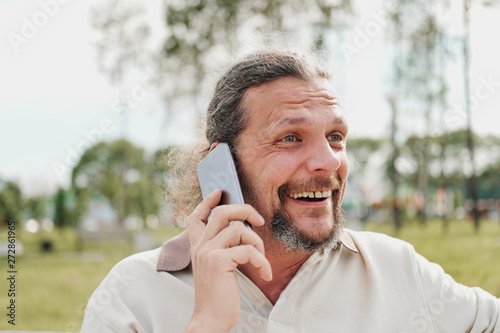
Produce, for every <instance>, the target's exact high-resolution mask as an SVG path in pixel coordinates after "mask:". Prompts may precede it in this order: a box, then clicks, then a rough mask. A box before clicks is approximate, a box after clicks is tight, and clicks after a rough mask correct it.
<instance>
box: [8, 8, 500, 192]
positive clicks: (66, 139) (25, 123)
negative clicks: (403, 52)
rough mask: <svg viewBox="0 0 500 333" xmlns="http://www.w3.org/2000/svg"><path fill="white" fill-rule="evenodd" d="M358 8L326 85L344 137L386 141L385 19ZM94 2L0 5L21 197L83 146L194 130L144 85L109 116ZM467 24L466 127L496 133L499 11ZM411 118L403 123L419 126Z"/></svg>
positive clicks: (49, 182)
mask: <svg viewBox="0 0 500 333" xmlns="http://www.w3.org/2000/svg"><path fill="white" fill-rule="evenodd" d="M358 2H360V3H365V4H366V5H364V6H358V9H359V10H360V15H359V17H358V23H357V24H356V26H355V28H354V29H350V30H349V31H347V32H345V33H344V34H343V35H342V36H343V37H342V40H339V39H335V40H333V43H334V44H335V43H336V44H337V45H338V44H339V43H343V44H342V45H344V47H345V46H349V47H351V48H350V49H351V50H354V49H355V50H356V52H355V53H352V54H351V55H350V57H349V58H348V59H347V58H346V57H345V54H346V53H345V52H342V48H337V49H335V50H332V51H331V53H332V54H333V56H334V57H335V58H336V59H337V60H336V62H335V65H334V74H335V75H336V76H337V82H336V86H337V88H338V89H339V93H340V95H341V98H342V99H343V105H344V108H345V111H346V115H347V118H348V121H349V122H350V126H351V134H350V135H352V136H359V137H377V138H378V137H387V135H388V133H389V132H388V131H389V115H390V109H389V107H388V105H387V103H386V102H385V96H386V94H387V83H388V82H389V79H390V78H389V74H388V71H389V66H390V61H389V60H388V54H387V45H386V44H385V42H384V38H383V32H382V30H381V29H380V28H381V27H383V26H384V25H385V24H386V23H387V21H386V20H385V18H384V17H383V16H380V15H379V13H380V10H383V5H381V3H380V2H376V1H375V2H373V1H370V2H369V1H362V0H360V1H358ZM96 3H98V1H95V0H90V1H70V0H64V1H63V0H57V1H56V0H41V1H15V0H0V22H1V23H0V60H1V61H0V154H1V155H0V180H4V181H5V180H14V181H16V182H18V183H19V184H20V185H21V188H22V190H23V192H24V193H25V194H26V195H28V196H32V195H39V194H44V193H53V192H55V190H56V189H57V187H58V186H64V187H67V186H68V184H69V170H70V168H71V167H72V166H73V165H74V164H75V163H76V161H77V160H78V158H79V155H80V154H81V151H83V150H84V149H85V148H86V147H88V146H89V144H90V143H94V142H97V141H99V140H101V139H103V140H113V139H117V138H120V137H122V136H125V138H127V139H129V140H131V141H132V142H134V143H135V144H137V145H139V146H141V147H143V148H144V149H145V150H146V151H147V152H150V153H151V152H153V151H155V150H156V149H158V148H160V147H163V146H164V145H166V144H168V143H172V142H183V141H185V140H187V139H188V138H189V137H190V135H192V132H193V131H194V129H193V124H192V122H191V121H190V118H189V117H182V116H177V117H175V118H174V119H171V121H173V122H174V123H175V125H174V126H171V127H170V130H169V131H168V132H165V127H164V122H165V118H164V113H165V111H164V110H165V109H164V105H163V103H162V97H161V96H160V95H159V93H158V92H156V91H155V90H154V89H149V88H148V89H145V90H142V95H141V100H140V103H137V104H138V105H137V107H136V108H135V109H133V110H132V111H131V113H130V114H129V115H127V116H126V117H122V118H120V117H119V115H118V114H117V113H116V112H115V111H116V108H115V107H116V103H117V101H118V99H119V97H120V96H121V94H123V93H124V91H120V90H119V89H118V88H117V87H116V86H113V85H112V84H111V82H110V80H109V78H108V77H107V76H106V75H104V74H103V73H100V72H99V69H98V66H97V61H96V50H95V46H94V45H93V41H94V40H95V39H96V38H97V36H98V35H97V32H95V31H93V30H92V29H91V28H90V26H89V8H91V7H92V6H94V5H95V4H96ZM148 3H149V4H150V6H152V8H150V10H149V14H148V15H150V16H151V18H152V21H154V22H156V23H155V24H153V28H155V27H156V29H161V11H160V10H158V8H159V5H158V4H160V3H161V1H160V0H155V1H151V2H148ZM472 22H473V24H472V31H471V38H472V50H473V53H472V56H473V58H472V63H471V91H472V99H473V128H474V130H477V131H481V132H482V133H490V134H497V135H500V130H499V129H498V124H499V123H500V121H499V120H500V110H499V106H500V66H499V64H498V59H500V46H499V43H498V35H497V33H498V31H500V10H499V9H490V10H483V9H481V8H476V7H474V8H473V12H472ZM35 24H36V25H35ZM159 35H161V34H159ZM353 47H354V49H353ZM344 49H345V48H344ZM460 70H461V67H460V66H459V65H458V64H457V66H456V70H455V71H454V73H452V74H451V75H454V77H453V78H452V80H453V81H454V82H456V87H455V88H454V89H453V91H452V92H451V94H450V95H451V96H450V99H451V103H450V104H451V107H450V110H449V112H448V113H447V117H446V119H445V122H446V124H447V125H449V126H450V128H459V127H461V126H463V124H464V117H463V111H462V110H461V109H460V106H459V105H460V104H461V103H463V92H462V90H461V89H462V88H461V85H462V83H461V80H462V78H461V73H460ZM452 72H453V71H452ZM141 75H142V76H143V77H148V75H150V76H153V75H154V73H150V72H148V71H147V70H145V71H144V73H142V74H141ZM138 82H139V81H138ZM137 85H140V82H139V83H137V84H136V85H135V86H134V85H132V86H128V87H126V88H125V89H126V91H125V93H129V94H130V93H133V92H134V88H137ZM207 98H208V97H206V96H205V99H207ZM411 117H412V116H411V115H409V116H408V121H407V122H406V127H408V128H409V129H410V130H415V129H419V128H420V127H421V126H420V125H419V124H418V122H415V123H414V122H412V120H411V119H412V118H411ZM419 126H420V127H419ZM437 127H439V126H438V125H437ZM436 130H437V129H436Z"/></svg>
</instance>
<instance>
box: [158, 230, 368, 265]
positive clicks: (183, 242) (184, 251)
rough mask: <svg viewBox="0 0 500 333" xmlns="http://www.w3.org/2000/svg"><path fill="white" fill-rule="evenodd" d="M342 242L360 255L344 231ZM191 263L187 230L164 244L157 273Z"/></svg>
mask: <svg viewBox="0 0 500 333" xmlns="http://www.w3.org/2000/svg"><path fill="white" fill-rule="evenodd" d="M340 242H341V243H342V246H345V247H346V248H347V249H349V250H351V251H352V252H354V253H358V248H357V247H356V244H354V241H353V240H352V238H351V236H350V235H349V234H348V233H347V231H345V230H344V229H342V231H341V235H340ZM190 262H191V244H190V243H189V234H188V232H187V230H185V231H183V232H182V233H181V234H179V235H178V236H176V237H174V238H172V239H171V240H169V241H168V242H166V243H165V244H163V246H162V248H161V251H160V257H159V258H158V264H157V265H156V271H157V272H162V271H165V272H175V271H181V270H183V269H184V268H186V267H187V266H188V265H189V264H190Z"/></svg>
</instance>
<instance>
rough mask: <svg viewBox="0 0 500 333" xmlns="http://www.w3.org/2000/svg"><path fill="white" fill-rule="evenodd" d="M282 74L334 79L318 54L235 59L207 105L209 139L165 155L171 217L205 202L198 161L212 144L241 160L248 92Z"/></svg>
mask: <svg viewBox="0 0 500 333" xmlns="http://www.w3.org/2000/svg"><path fill="white" fill-rule="evenodd" d="M284 77H295V78H298V79H301V80H304V81H310V80H314V79H321V78H325V79H330V73H329V71H328V70H327V69H326V67H325V66H324V65H323V64H322V63H321V62H320V61H319V60H318V59H317V58H316V57H314V56H312V55H306V54H297V53H295V52H288V51H281V50H280V51H276V50H272V51H269V50H266V51H259V52H255V53H252V54H249V55H247V56H245V57H244V58H242V59H241V60H240V61H238V62H236V63H235V64H234V65H233V66H231V67H229V69H228V70H226V71H225V72H224V74H223V75H222V76H221V77H220V79H219V81H218V82H217V84H216V87H215V92H214V94H213V97H212V99H211V102H210V104H209V106H208V109H207V118H206V140H201V141H200V142H199V143H198V144H197V145H196V147H194V148H190V149H184V150H183V151H180V150H177V151H174V152H173V153H172V154H170V155H169V156H168V157H167V159H168V163H169V166H170V172H169V175H168V177H167V200H168V201H170V202H171V204H172V208H173V218H174V219H175V220H176V221H177V222H178V223H179V222H181V221H182V220H183V219H184V218H185V217H186V216H187V215H189V214H190V213H191V212H192V211H193V210H194V208H195V207H196V206H197V205H198V203H199V202H200V201H201V200H202V197H201V190H200V187H199V185H198V179H197V176H196V165H197V164H198V163H199V162H200V161H201V160H202V159H203V158H204V157H205V156H206V155H207V154H208V150H209V147H210V145H211V144H212V143H214V142H225V143H227V144H229V146H230V147H231V149H232V151H233V155H234V156H235V159H236V163H238V162H237V159H238V158H237V157H238V156H237V155H238V154H237V140H238V137H239V134H240V133H241V132H242V131H243V130H244V129H245V128H246V126H247V123H248V119H249V117H250V115H251V113H252V110H251V105H246V103H245V98H244V97H245V91H246V90H247V89H248V88H250V87H255V86H259V85H261V84H264V83H266V82H271V81H274V80H277V79H280V78H284Z"/></svg>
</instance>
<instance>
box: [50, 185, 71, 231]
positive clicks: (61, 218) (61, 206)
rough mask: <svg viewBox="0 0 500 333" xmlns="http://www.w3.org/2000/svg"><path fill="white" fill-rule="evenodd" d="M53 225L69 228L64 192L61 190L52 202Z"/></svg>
mask: <svg viewBox="0 0 500 333" xmlns="http://www.w3.org/2000/svg"><path fill="white" fill-rule="evenodd" d="M54 224H55V226H56V227H59V228H61V227H66V226H70V225H71V224H72V223H71V219H70V212H69V210H68V207H67V204H66V191H65V190H64V189H62V188H59V189H58V190H57V193H56V195H55V200H54Z"/></svg>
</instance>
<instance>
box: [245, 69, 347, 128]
mask: <svg viewBox="0 0 500 333" xmlns="http://www.w3.org/2000/svg"><path fill="white" fill-rule="evenodd" d="M243 105H244V109H245V113H244V116H245V118H246V122H247V124H248V122H249V121H254V120H257V121H259V120H260V122H262V121H264V122H266V123H270V122H273V121H276V120H277V119H279V118H280V117H283V116H284V115H285V114H286V113H288V112H292V111H294V110H306V109H315V108H327V109H331V110H332V111H334V112H335V113H336V115H337V116H338V117H342V118H343V117H344V113H343V111H342V106H341V104H340V100H339V97H338V95H337V94H336V93H335V91H334V89H333V86H332V84H331V83H330V82H329V81H328V80H327V79H323V78H318V79H314V80H308V81H305V80H302V79H298V78H294V77H285V78H280V79H278V80H275V81H271V82H267V83H264V84H261V85H259V86H254V87H251V88H249V89H247V91H246V92H245V94H244V96H243Z"/></svg>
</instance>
